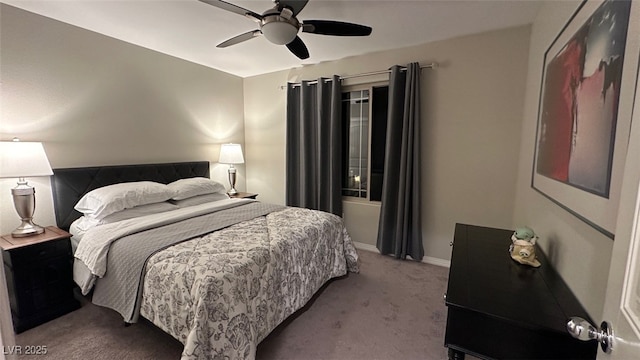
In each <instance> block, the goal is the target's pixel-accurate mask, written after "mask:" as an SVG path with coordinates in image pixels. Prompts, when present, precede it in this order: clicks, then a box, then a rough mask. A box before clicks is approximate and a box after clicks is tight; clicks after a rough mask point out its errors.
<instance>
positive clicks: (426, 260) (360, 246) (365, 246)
mask: <svg viewBox="0 0 640 360" xmlns="http://www.w3.org/2000/svg"><path fill="white" fill-rule="evenodd" d="M353 246H355V247H356V249H360V250H365V251H371V252H375V253H380V251H378V248H376V247H375V246H374V245H370V244H365V243H361V242H357V241H354V242H353ZM422 262H423V263H425V264H431V265H436V266H443V267H447V268H448V267H451V261H449V260H444V259H438V258H434V257H431V256H425V257H423V258H422Z"/></svg>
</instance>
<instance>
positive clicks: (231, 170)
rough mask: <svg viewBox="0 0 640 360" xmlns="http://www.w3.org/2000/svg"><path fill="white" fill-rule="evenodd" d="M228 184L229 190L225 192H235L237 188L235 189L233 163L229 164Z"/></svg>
mask: <svg viewBox="0 0 640 360" xmlns="http://www.w3.org/2000/svg"><path fill="white" fill-rule="evenodd" d="M229 184H230V185H231V189H230V190H229V192H227V194H229V195H235V194H237V193H238V190H236V168H235V167H234V166H233V164H231V165H230V166H229Z"/></svg>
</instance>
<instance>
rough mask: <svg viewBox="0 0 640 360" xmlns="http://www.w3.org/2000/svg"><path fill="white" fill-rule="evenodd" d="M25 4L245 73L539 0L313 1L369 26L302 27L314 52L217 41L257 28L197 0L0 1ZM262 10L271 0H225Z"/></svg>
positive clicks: (504, 19) (526, 14) (508, 11)
mask: <svg viewBox="0 0 640 360" xmlns="http://www.w3.org/2000/svg"><path fill="white" fill-rule="evenodd" d="M1 1H2V2H4V3H7V4H10V5H13V6H16V7H18V8H22V9H24V10H27V11H30V12H34V13H37V14H40V15H44V16H47V17H50V18H53V19H56V20H59V21H62V22H65V23H69V24H72V25H75V26H79V27H81V28H85V29H88V30H92V31H95V32H98V33H101V34H104V35H107V36H111V37H114V38H116V39H120V40H123V41H126V42H129V43H132V44H136V45H139V46H142V47H145V48H149V49H152V50H156V51H159V52H162V53H165V54H169V55H172V56H175V57H178V58H181V59H185V60H188V61H191V62H194V63H198V64H202V65H205V66H208V67H211V68H214V69H218V70H222V71H225V72H228V73H231V74H234V75H237V76H241V77H247V76H253V75H258V74H264V73H269V72H273V71H278V70H284V69H290V68H294V67H298V66H302V65H306V64H317V63H320V62H326V61H331V60H338V59H342V58H345V57H350V56H354V55H361V54H367V53H371V52H375V51H380V50H388V49H395V48H401V47H407V46H412V45H417V44H424V43H428V42H432V41H437V40H442V39H447V38H451V37H456V36H461V35H467V34H473V33H478V32H483V31H488V30H494V29H500V28H505V27H511V26H518V25H523V24H529V23H532V22H533V19H534V17H535V16H536V13H537V11H538V7H539V5H540V3H541V2H540V1H539V0H399V1H398V0H397V1H388V0H310V1H309V3H308V4H307V6H306V7H305V8H304V9H303V10H302V11H301V12H300V13H299V14H298V19H299V20H301V21H304V20H305V19H308V20H311V19H313V20H337V21H346V22H353V23H359V24H363V25H368V26H371V27H372V28H373V32H372V34H371V36H368V37H334V36H324V35H314V34H309V33H301V34H299V35H300V38H302V40H303V41H304V42H305V44H306V45H307V47H308V49H309V53H310V55H311V56H310V57H309V59H307V60H299V59H298V58H297V57H295V56H294V55H293V54H291V53H290V52H289V50H288V49H287V48H286V47H285V46H281V45H274V44H271V43H269V42H268V41H267V40H266V39H265V38H264V37H258V38H255V39H252V40H249V41H246V42H244V43H241V44H237V45H234V46H231V47H228V48H224V49H219V48H216V45H217V44H218V43H220V42H222V41H224V40H227V39H228V38H230V37H232V36H235V35H238V34H241V33H244V32H246V31H250V30H254V29H257V24H256V23H254V22H253V21H251V20H249V19H248V18H245V17H243V16H240V15H237V14H234V13H231V12H227V11H224V10H221V9H219V8H216V7H213V6H210V5H207V4H205V3H202V2H199V1H197V0H108V1H104V0H64V1H63V0H35V1H34V0H1ZM227 1H228V2H231V3H233V4H235V5H238V6H241V7H244V8H246V9H249V10H252V11H254V12H257V13H260V14H261V13H262V12H264V10H266V9H268V8H271V7H273V3H272V2H271V1H270V0H249V1H247V0H227Z"/></svg>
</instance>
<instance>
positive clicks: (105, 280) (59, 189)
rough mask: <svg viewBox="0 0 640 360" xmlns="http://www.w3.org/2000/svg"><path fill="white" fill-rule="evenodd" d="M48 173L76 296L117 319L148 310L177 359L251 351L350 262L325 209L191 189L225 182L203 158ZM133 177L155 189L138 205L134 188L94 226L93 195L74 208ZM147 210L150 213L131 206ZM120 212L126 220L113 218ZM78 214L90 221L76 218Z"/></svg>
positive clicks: (130, 319) (340, 231)
mask: <svg viewBox="0 0 640 360" xmlns="http://www.w3.org/2000/svg"><path fill="white" fill-rule="evenodd" d="M53 172H54V175H53V176H52V190H53V196H54V207H55V213H56V222H57V225H58V227H60V228H62V229H65V230H70V231H71V232H72V234H74V236H73V237H72V242H73V243H74V244H73V248H74V254H75V255H74V257H75V258H74V280H75V281H76V283H77V284H78V286H79V287H80V289H81V291H82V292H83V294H90V295H91V301H92V302H93V303H94V304H97V305H101V306H106V307H109V308H111V309H113V310H115V311H117V312H119V313H120V314H121V315H122V317H123V319H124V321H125V322H127V323H135V322H137V320H138V319H139V316H142V317H144V318H146V319H148V320H149V321H150V322H152V323H153V324H155V325H156V326H157V327H159V328H160V329H162V330H164V331H165V332H167V333H168V334H170V335H172V336H173V337H175V338H176V339H178V340H179V341H180V342H182V343H183V344H184V350H183V353H182V358H183V359H205V358H207V359H208V358H229V359H252V358H255V353H256V347H257V344H258V343H259V342H260V341H262V340H263V339H264V338H265V337H266V336H267V335H268V334H269V333H270V332H271V331H272V330H273V329H274V328H275V327H276V326H278V325H279V324H280V323H282V321H284V320H285V319H286V318H287V317H288V316H290V315H291V314H293V313H294V312H295V311H297V310H298V309H300V308H302V307H303V306H304V305H305V304H306V303H307V302H308V301H309V300H310V299H311V297H312V296H313V295H314V294H315V293H316V292H317V290H319V289H320V287H322V285H324V284H325V283H326V282H327V281H328V280H329V279H331V278H335V277H339V276H343V275H346V274H347V273H348V272H357V271H358V255H357V253H356V250H355V248H354V247H353V243H352V241H351V239H350V237H349V235H348V233H347V231H346V229H345V227H344V225H343V223H342V220H341V219H340V218H339V217H337V216H335V215H332V214H328V213H324V212H320V211H315V210H309V209H302V208H294V207H284V206H280V205H274V204H267V203H262V202H260V201H256V200H250V199H231V198H228V196H226V195H225V194H224V191H222V192H220V191H218V190H216V193H215V194H218V193H221V195H222V196H214V195H215V194H214V193H206V194H202V193H200V192H196V193H194V192H193V190H194V189H198V191H200V189H201V188H203V187H202V186H200V184H204V185H206V186H207V189H208V190H207V191H209V190H210V191H209V192H213V190H211V188H210V187H211V186H213V187H216V186H221V187H222V189H224V186H223V185H221V184H217V183H216V182H215V181H212V180H210V179H208V177H209V163H208V162H202V161H199V162H183V163H167V164H144V165H126V166H104V167H88V168H68V169H54V171H53ZM193 184H198V185H197V186H195V187H194V185H193ZM213 184H217V185H213ZM134 185H135V186H136V191H138V186H141V187H142V188H144V191H146V190H147V187H148V188H149V189H153V190H154V191H155V190H158V189H160V190H158V191H159V192H162V196H164V197H157V196H156V193H153V196H156V197H155V198H154V200H153V202H152V203H149V202H150V201H147V200H148V199H149V198H150V196H149V193H145V195H144V197H145V201H147V202H145V203H134V202H131V203H128V205H126V206H125V205H122V207H120V208H118V209H115V208H113V209H110V210H109V211H111V212H110V213H109V214H108V216H106V217H103V218H104V219H108V218H109V217H111V218H113V221H106V220H101V222H100V223H97V222H95V221H94V220H95V219H94V218H92V216H93V215H96V214H97V212H94V213H92V212H91V211H94V210H95V209H96V205H95V204H93V203H91V205H90V206H84V207H83V206H81V205H83V204H84V205H86V204H87V202H88V201H89V200H91V201H94V200H92V199H94V198H95V196H94V195H95V194H98V193H101V194H102V193H105V191H106V190H107V189H109V191H112V189H116V188H118V189H119V188H120V187H127V188H128V187H130V186H134ZM187 185H188V186H187ZM167 188H170V189H171V192H170V194H169V195H167V194H165V193H164V192H165V190H166V189H167ZM216 189H217V188H216ZM118 191H120V190H118ZM138 192H139V193H142V192H143V191H142V190H140V191H138ZM110 194H111V193H110ZM127 194H129V192H127ZM177 194H179V195H180V196H178V195H177ZM193 194H196V195H193ZM101 196H102V195H101ZM109 196H111V195H109ZM127 196H128V195H127ZM166 196H172V197H171V198H168V199H165V197H166ZM116 197H117V196H116ZM185 197H186V198H185ZM212 197H215V199H213V200H212ZM87 199H89V200H87ZM194 199H195V200H198V201H195V202H194V201H193V200H194ZM205 199H206V201H205ZM120 202H121V201H120V200H117V201H116V203H118V204H119V205H118V206H120ZM112 204H113V203H109V204H108V206H102V205H104V204H103V203H101V204H100V206H102V207H101V208H100V209H99V210H95V211H98V212H99V211H102V210H104V209H105V208H108V207H109V206H111V205H112ZM169 204H170V205H175V206H176V208H173V207H170V206H169ZM149 205H152V206H149ZM160 207H161V208H162V210H157V208H160ZM86 208H91V209H90V210H87V209H86ZM123 208H124V210H123ZM147 208H153V210H149V211H150V212H140V211H138V212H135V211H134V212H135V215H130V213H131V211H129V210H143V209H147ZM165 208H168V209H165ZM77 209H80V210H81V211H82V212H79V211H78V210H77ZM123 213H127V214H129V217H123V218H120V217H118V216H119V215H121V214H123ZM103 214H104V213H103ZM95 218H96V219H97V218H98V217H95ZM87 220H91V221H94V222H91V225H90V226H85V225H82V226H80V225H78V224H85V223H86V222H87ZM79 228H82V229H81V230H79ZM78 240H79V241H78Z"/></svg>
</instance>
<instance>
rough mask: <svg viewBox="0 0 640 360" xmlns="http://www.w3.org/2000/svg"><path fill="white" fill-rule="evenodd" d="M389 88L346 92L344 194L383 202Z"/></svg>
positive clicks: (344, 101) (344, 104)
mask: <svg viewBox="0 0 640 360" xmlns="http://www.w3.org/2000/svg"><path fill="white" fill-rule="evenodd" d="M388 97H389V87H388V86H387V85H381V86H371V85H369V86H364V87H363V86H360V87H357V88H356V87H351V88H347V91H346V92H343V93H342V121H343V132H342V134H343V135H342V136H343V144H342V145H343V146H342V149H343V150H342V154H343V157H342V165H343V181H342V195H343V196H349V197H355V198H361V199H367V200H370V201H380V200H381V198H382V179H383V175H384V154H385V141H386V140H385V139H386V134H387V100H388Z"/></svg>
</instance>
